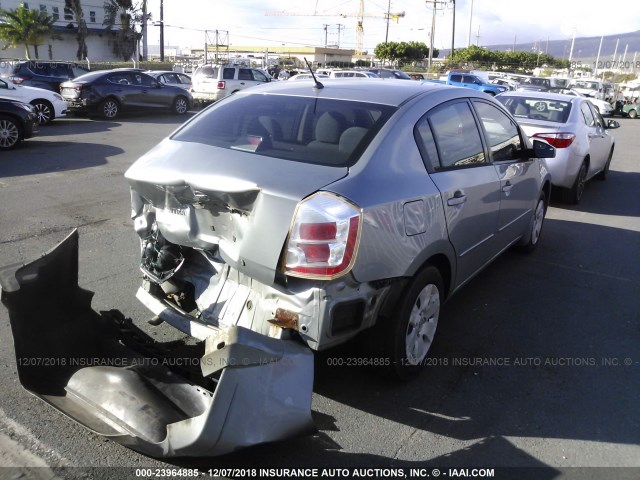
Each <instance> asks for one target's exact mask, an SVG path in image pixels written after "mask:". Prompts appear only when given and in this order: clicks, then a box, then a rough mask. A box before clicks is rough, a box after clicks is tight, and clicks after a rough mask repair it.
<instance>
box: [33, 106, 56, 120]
mask: <svg viewBox="0 0 640 480" xmlns="http://www.w3.org/2000/svg"><path fill="white" fill-rule="evenodd" d="M31 105H33V108H34V109H35V113H36V115H37V116H38V123H39V124H40V125H46V124H47V123H51V121H52V120H53V117H54V116H55V115H54V113H53V106H52V105H51V104H50V103H49V102H47V101H46V100H34V101H33V102H31Z"/></svg>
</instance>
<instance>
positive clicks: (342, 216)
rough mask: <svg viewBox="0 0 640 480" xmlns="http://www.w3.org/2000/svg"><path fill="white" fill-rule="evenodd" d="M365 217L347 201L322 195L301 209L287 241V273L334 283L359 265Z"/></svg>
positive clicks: (333, 196)
mask: <svg viewBox="0 0 640 480" xmlns="http://www.w3.org/2000/svg"><path fill="white" fill-rule="evenodd" d="M361 219H362V215H361V212H360V209H358V208H357V207H356V206H354V205H352V204H351V203H349V202H347V201H346V200H344V199H342V198H340V197H338V196H336V195H333V194H331V193H327V192H320V193H318V194H316V195H312V196H311V197H309V198H307V199H305V200H303V201H302V202H300V204H299V205H298V208H297V210H296V215H295V218H294V221H293V224H292V226H291V231H290V232H289V238H288V241H287V248H286V253H285V254H286V258H285V262H284V263H285V267H284V269H285V273H286V274H287V275H291V276H294V277H304V278H315V279H320V280H330V279H332V278H336V277H339V276H341V275H344V274H345V273H347V272H348V271H349V270H350V269H351V266H352V265H353V262H354V261H355V256H356V251H357V247H358V240H359V235H360V226H361V225H360V224H361Z"/></svg>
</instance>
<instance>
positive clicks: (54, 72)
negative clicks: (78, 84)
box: [11, 60, 89, 93]
mask: <svg viewBox="0 0 640 480" xmlns="http://www.w3.org/2000/svg"><path fill="white" fill-rule="evenodd" d="M87 72H89V70H87V69H86V68H84V67H81V66H80V65H78V64H76V63H73V62H48V61H42V60H27V61H21V62H17V63H16V64H15V66H14V68H13V74H12V76H11V80H12V81H13V82H14V83H15V84H16V85H25V86H28V87H37V88H44V89H46V90H51V91H52V92H56V93H60V84H61V83H62V82H66V81H67V80H71V79H72V78H76V77H79V76H80V75H84V74H85V73H87Z"/></svg>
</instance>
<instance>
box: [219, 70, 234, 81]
mask: <svg viewBox="0 0 640 480" xmlns="http://www.w3.org/2000/svg"><path fill="white" fill-rule="evenodd" d="M235 76H236V69H235V68H224V69H222V79H223V80H233V79H234V78H235Z"/></svg>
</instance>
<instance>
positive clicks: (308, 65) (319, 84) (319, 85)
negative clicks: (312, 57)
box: [302, 57, 324, 89]
mask: <svg viewBox="0 0 640 480" xmlns="http://www.w3.org/2000/svg"><path fill="white" fill-rule="evenodd" d="M302 58H304V62H305V63H306V64H307V67H308V68H309V73H310V74H311V76H312V77H313V81H314V82H316V85H315V87H316V88H318V89H320V88H324V85H323V84H321V83H320V82H319V81H318V79H317V78H316V76H315V75H314V73H313V70H312V69H311V64H310V63H309V60H307V57H302Z"/></svg>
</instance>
